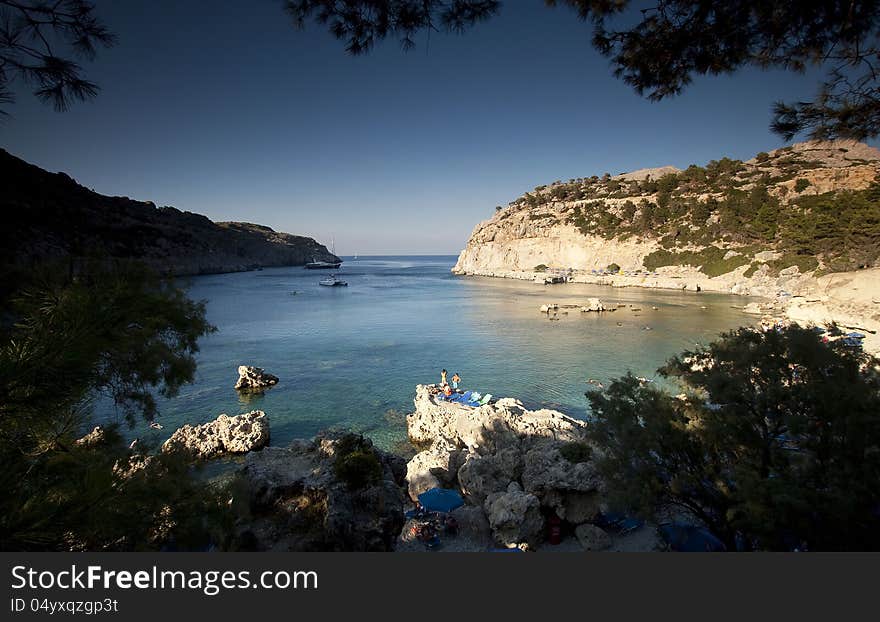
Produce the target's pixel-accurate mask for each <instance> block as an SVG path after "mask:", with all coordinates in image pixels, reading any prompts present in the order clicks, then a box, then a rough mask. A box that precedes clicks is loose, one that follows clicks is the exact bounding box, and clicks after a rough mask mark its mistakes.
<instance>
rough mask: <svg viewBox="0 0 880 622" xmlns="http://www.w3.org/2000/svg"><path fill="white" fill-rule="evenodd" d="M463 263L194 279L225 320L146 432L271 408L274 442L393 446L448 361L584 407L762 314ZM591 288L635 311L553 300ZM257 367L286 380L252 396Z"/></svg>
mask: <svg viewBox="0 0 880 622" xmlns="http://www.w3.org/2000/svg"><path fill="white" fill-rule="evenodd" d="M455 260H456V257H454V256H448V257H447V256H443V257H440V256H428V257H401V256H390V257H360V258H358V259H352V258H346V261H345V263H344V264H343V266H342V268H341V269H340V270H338V271H336V273H337V274H338V275H339V277H340V278H342V279H344V280H346V281H347V282H348V287H332V288H331V287H322V286H319V285H318V281H319V280H320V279H321V278H322V277H324V276H326V274H327V272H326V271H323V270H305V269H303V268H301V267H291V268H272V269H268V268H267V269H265V270H260V271H254V272H245V273H236V274H224V275H212V276H201V277H192V278H190V279H188V280H187V281H186V282H185V283H186V285H187V288H188V291H189V294H190V296H191V297H192V298H194V299H200V300H206V301H207V313H208V319H209V320H210V321H211V322H212V323H213V324H214V325H216V326H217V328H218V331H217V332H216V333H214V334H212V335H209V336H207V337H205V338H204V339H202V341H201V351H200V353H199V355H198V371H197V374H196V379H195V382H194V383H193V384H191V385H188V386H185V387H184V388H183V389H182V390H181V391H180V393H179V395H178V396H176V397H174V398H171V399H162V400H160V417H159V421H160V422H161V423H162V425H163V426H164V429H163V430H161V431H153V430H149V429H147V427H146V425H145V424H144V425H142V426H140V427H139V428H137V429H136V430H134V431H133V433H137V434H139V435H140V436H141V437H142V438H151V439H152V440H154V441H159V440H162V439H163V438H165V437H167V436H169V435H170V434H171V432H173V431H174V430H175V429H176V428H177V427H179V426H181V425H183V424H184V423H191V424H199V423H203V422H205V421H209V420H211V419H214V418H215V417H217V415H219V414H220V413H228V414H230V415H233V414H238V413H242V412H248V411H250V410H253V409H261V410H264V411H266V412H267V413H268V414H269V417H270V422H271V435H272V444H273V445H286V444H287V443H289V442H290V440H292V439H294V438H300V437H311V436H313V435H315V434H316V433H317V432H319V431H321V430H325V429H329V428H346V429H351V430H356V431H359V432H363V433H365V434H367V435H369V436H370V437H371V438H373V440H374V441H375V442H376V443H377V444H378V445H379V446H381V447H384V448H386V449H393V448H395V447H397V446H399V445H400V444H401V443H402V442H403V441H404V440H405V438H406V422H405V419H404V415H405V414H406V413H407V412H410V411H411V410H412V399H413V395H414V391H415V385H416V384H419V383H429V382H437V381H439V379H440V370H441V368H446V369H447V370H448V371H449V376H450V377H451V376H452V374H453V373H455V372H458V373H459V374H460V375H461V377H462V379H463V382H462V387H464V388H466V389H474V390H477V391H480V392H481V393H491V394H493V395H494V396H497V397H505V396H511V397H517V398H519V399H521V400H522V401H523V402H524V403H525V404H526V405H527V406H529V407H539V406H542V407H550V408H555V409H558V410H561V411H562V412H565V413H567V414H570V415H572V416H575V417H579V418H585V417H586V416H587V401H586V399H585V397H584V393H585V391H587V390H590V389H591V388H592V385H590V384H588V382H587V380H588V379H595V380H597V381H600V382H607V381H608V380H609V379H610V378H614V377H618V376H621V375H623V374H625V373H626V372H627V371H632V372H633V373H635V374H636V375H641V376H646V377H648V378H654V377H655V375H656V369H657V368H658V367H659V366H660V365H661V364H662V363H663V362H664V361H665V360H666V359H667V358H668V357H670V356H672V355H674V354H677V353H678V352H680V351H682V350H684V349H689V348H693V347H695V346H696V345H698V344H705V343H708V342H709V341H711V340H713V339H714V338H715V337H717V336H718V335H719V333H721V332H723V331H725V330H729V329H731V328H735V327H737V326H741V325H745V324H749V323H751V321H752V319H751V318H750V317H749V316H747V315H746V314H744V313H743V312H742V311H741V307H742V305H743V304H744V300H743V299H742V298H740V297H735V296H726V295H718V294H709V293H693V292H675V291H666V290H657V289H637V288H612V287H608V286H598V285H582V284H564V285H547V286H544V285H537V284H534V283H530V282H524V281H514V280H505V279H491V278H483V277H460V276H454V275H452V274H451V272H450V269H451V268H452V266H453V265H454V264H455ZM590 297H598V298H600V299H601V300H602V301H603V302H604V303H605V304H606V305H611V304H625V305H627V306H626V307H623V308H620V309H618V310H617V311H614V312H607V313H603V314H597V313H581V312H580V311H578V310H577V309H571V310H567V311H568V314H562V313H560V315H559V316H558V317H559V318H560V319H559V321H550V320H549V319H548V316H547V315H546V314H542V313H540V312H539V310H538V309H539V307H540V305H542V304H544V303H548V302H556V303H560V304H573V303H578V302H585V301H586V299H587V298H590ZM629 305H632V306H629ZM652 307H657V310H653V309H652ZM242 364H247V365H256V366H259V367H263V368H265V369H266V371H268V372H270V373H273V374H275V375H276V376H278V377H279V378H280V379H281V380H280V383H279V384H278V385H277V386H276V387H273V388H271V389H269V390H268V391H266V392H265V394H264V395H262V396H255V397H250V398H246V397H243V396H240V395H238V394H237V393H236V391H235V390H234V389H233V385H234V384H235V381H236V380H237V378H238V373H237V368H238V366H239V365H242ZM107 416H108V417H112V416H113V415H107Z"/></svg>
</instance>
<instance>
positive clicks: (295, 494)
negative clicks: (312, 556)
mask: <svg viewBox="0 0 880 622" xmlns="http://www.w3.org/2000/svg"><path fill="white" fill-rule="evenodd" d="M352 451H354V452H357V453H358V454H359V455H365V456H367V459H368V460H370V461H375V462H374V464H375V466H376V473H375V477H373V478H371V479H369V480H367V481H364V482H362V483H361V485H358V486H352V484H351V483H350V482H346V481H345V480H344V479H343V478H342V477H341V476H340V473H341V471H340V469H339V467H338V464H339V463H340V461H341V460H342V459H344V457H345V452H349V453H350V452H352ZM403 474H404V471H403V465H402V464H401V462H400V460H399V459H398V458H396V457H394V456H391V455H390V454H387V453H384V452H382V451H379V450H378V449H376V448H375V447H373V446H372V443H371V442H370V441H369V439H366V438H363V437H360V436H355V435H343V436H319V437H318V438H316V439H315V440H312V441H294V442H293V443H292V444H291V445H290V446H289V447H268V448H266V449H264V450H263V451H261V452H259V453H254V454H249V455H248V456H247V458H246V460H245V465H244V467H243V468H242V470H241V472H240V473H239V484H240V489H241V490H243V491H244V493H245V494H244V497H242V498H241V499H239V504H240V505H243V507H239V510H240V511H241V513H242V514H243V515H244V516H246V520H243V521H242V524H241V525H240V526H239V531H238V536H237V541H238V542H237V546H238V548H240V549H246V550H258V551H267V550H271V551H388V550H391V549H392V548H393V547H394V543H395V540H396V539H397V537H398V535H399V534H400V532H401V529H402V528H403V524H404V517H403V510H404V500H405V495H404V491H403V488H402V484H403V483H404V482H403Z"/></svg>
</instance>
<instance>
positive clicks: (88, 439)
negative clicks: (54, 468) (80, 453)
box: [74, 425, 107, 447]
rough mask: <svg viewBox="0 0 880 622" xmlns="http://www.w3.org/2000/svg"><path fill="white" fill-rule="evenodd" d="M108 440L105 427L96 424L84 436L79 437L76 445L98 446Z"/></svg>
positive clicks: (75, 442)
mask: <svg viewBox="0 0 880 622" xmlns="http://www.w3.org/2000/svg"><path fill="white" fill-rule="evenodd" d="M106 440H107V434H106V433H105V432H104V428H102V427H101V426H99V425H96V426H95V427H94V428H92V431H91V432H89V433H88V434H86V435H85V436H83V437H82V438H78V439H76V440H75V441H74V445H78V446H80V447H97V446H98V445H101V444H103V443H104V441H106Z"/></svg>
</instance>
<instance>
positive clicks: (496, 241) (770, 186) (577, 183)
mask: <svg viewBox="0 0 880 622" xmlns="http://www.w3.org/2000/svg"><path fill="white" fill-rule="evenodd" d="M878 174H880V151H878V150H877V149H874V148H872V147H869V146H867V145H864V144H861V143H856V142H852V141H835V142H807V143H800V144H797V145H793V146H791V147H786V148H783V149H778V150H776V151H773V152H770V153H762V154H758V156H756V157H755V158H753V159H752V160H748V161H746V162H740V161H735V160H728V159H726V158H725V159H723V160H721V161H713V162H710V163H709V164H708V165H706V166H705V167H695V166H692V167H690V168H689V169H687V170H686V171H679V170H678V169H675V168H674V167H662V168H659V169H642V170H640V171H634V172H633V173H626V174H622V175H618V176H616V177H611V176H608V175H606V176H604V177H602V178H599V177H592V178H582V179H576V180H570V181H569V182H567V183H563V182H556V183H554V184H551V185H548V186H539V187H538V188H536V189H535V191H534V192H531V193H526V194H525V195H523V196H522V197H519V198H518V199H516V200H515V201H513V202H511V203H510V204H509V205H508V206H507V207H506V208H500V207H499V208H498V209H497V210H496V213H495V215H494V216H493V217H492V218H490V219H489V220H486V221H484V222H481V223H479V224H478V225H477V226H476V228H475V229H474V231H473V233H472V234H471V236H470V239H469V240H468V243H467V246H466V247H465V249H464V250H463V251H462V252H461V255H460V256H459V258H458V262H457V263H456V265H455V267H454V268H453V272H455V273H456V274H470V275H484V276H499V277H508V278H521V279H533V278H535V277H540V276H541V274H542V272H543V271H544V270H549V271H554V270H562V271H566V273H569V271H570V275H571V276H570V280H573V281H582V282H594V283H603V284H608V285H617V286H627V285H634V286H648V287H671V288H676V289H682V288H684V289H697V288H699V289H703V290H714V291H725V292H733V293H742V294H758V295H768V296H769V295H774V294H776V293H779V292H781V291H786V292H788V293H807V292H809V291H811V289H812V288H814V286H815V283H816V279H815V278H814V276H816V275H817V273H823V272H839V271H841V267H843V269H844V270H845V269H847V268H849V267H859V268H865V267H871V266H880V261H878V255H877V253H876V251H875V250H874V246H876V244H877V242H878V241H880V240H878V238H876V236H875V235H874V233H873V232H869V233H867V235H868V236H869V238H870V239H868V240H867V241H866V244H854V243H853V244H852V248H851V249H848V250H847V251H846V253H845V254H841V252H840V249H839V248H836V245H834V244H830V246H829V247H828V248H825V247H822V246H817V248H818V249H819V250H818V251H817V252H815V253H814V254H810V252H809V251H808V250H807V251H805V250H804V249H805V248H806V249H809V245H808V244H807V245H806V246H805V247H803V248H802V247H797V248H794V242H792V240H793V239H797V240H798V243H799V244H801V243H802V242H803V240H802V238H804V237H805V236H807V237H809V235H811V234H810V231H812V230H810V229H808V227H812V226H815V227H817V228H819V227H822V226H825V225H826V224H827V223H825V222H824V221H820V222H819V223H818V224H816V223H814V222H813V221H814V220H815V219H816V218H818V217H819V216H817V214H819V215H821V213H820V212H821V210H822V209H825V208H824V207H823V205H824V204H823V203H822V201H825V200H826V199H827V200H829V201H835V200H837V199H838V194H837V193H841V192H844V193H862V194H859V195H858V196H857V197H856V198H857V199H858V200H859V201H862V203H858V205H862V204H863V203H864V204H865V205H867V207H862V208H860V209H863V211H864V210H873V211H871V212H870V214H873V212H874V211H876V212H877V214H880V207H878V203H877V199H876V197H873V195H870V196H869V197H868V195H869V192H870V191H869V189H870V188H873V187H876V186H875V184H876V183H877V180H878ZM850 196H851V195H850V194H847V195H846V197H847V198H846V200H844V201H843V202H842V203H843V204H844V205H845V206H849V205H850V204H851V203H853V201H851V200H850V199H849V197H850ZM853 196H854V195H853ZM866 197H868V198H866ZM871 197H873V198H871ZM835 210H836V208H833V209H831V212H832V213H831V216H830V217H831V219H832V220H834V218H836V217H837V216H838V214H837V213H836V211H835ZM859 218H865V216H864V215H862V214H861V213H859V214H858V215H857V216H853V220H854V222H853V226H854V227H856V229H858V228H859V223H858V219H859ZM802 222H803V223H806V224H804V225H803V226H801V223H802ZM799 226H800V227H801V228H800V229H798V228H797V227H799ZM802 229H803V230H802ZM805 231H806V233H805ZM815 235H816V236H821V235H822V234H821V233H816V234H815ZM840 235H841V236H842V237H843V238H846V237H847V236H846V232H845V231H844V232H841V233H840ZM872 236H873V237H872ZM868 247H870V249H871V250H870V251H868V250H866V249H867V248H868ZM611 264H616V265H617V266H619V267H620V272H619V273H617V274H607V273H604V272H605V270H606V268H607V267H608V266H609V265H611ZM545 267H546V268H545Z"/></svg>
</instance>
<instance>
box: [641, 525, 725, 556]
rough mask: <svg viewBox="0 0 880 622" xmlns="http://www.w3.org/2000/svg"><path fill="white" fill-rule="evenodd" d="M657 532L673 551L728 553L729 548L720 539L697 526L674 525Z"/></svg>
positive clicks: (661, 527)
mask: <svg viewBox="0 0 880 622" xmlns="http://www.w3.org/2000/svg"><path fill="white" fill-rule="evenodd" d="M657 531H659V532H660V536H661V537H662V538H663V539H664V540H665V541H666V543H667V544H668V545H669V548H671V549H672V550H673V551H679V552H681V553H704V552H710V553H718V552H721V551H726V550H727V547H725V546H724V543H723V542H721V540H719V539H718V538H716V537H715V536H713V535H712V534H711V533H709V530H707V529H704V528H703V527H697V526H696V525H683V524H681V523H672V524H670V525H661V526H660V527H659V528H658V529H657Z"/></svg>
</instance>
